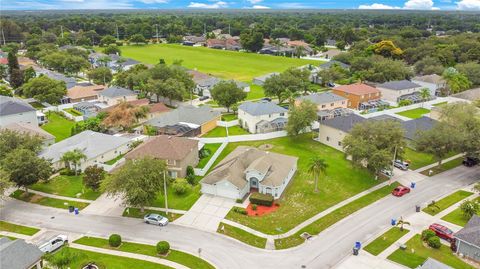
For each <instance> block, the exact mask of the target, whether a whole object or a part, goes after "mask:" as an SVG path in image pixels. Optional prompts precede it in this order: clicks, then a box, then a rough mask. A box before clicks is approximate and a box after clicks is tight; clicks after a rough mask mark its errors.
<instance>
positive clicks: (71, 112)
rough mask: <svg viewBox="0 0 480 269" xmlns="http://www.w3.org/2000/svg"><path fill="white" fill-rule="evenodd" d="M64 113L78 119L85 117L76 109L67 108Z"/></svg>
mask: <svg viewBox="0 0 480 269" xmlns="http://www.w3.org/2000/svg"><path fill="white" fill-rule="evenodd" d="M63 111H65V112H67V113H69V114H71V115H72V116H76V117H77V116H82V115H83V114H82V112H80V111H78V110H76V109H74V108H65V109H64V110H63Z"/></svg>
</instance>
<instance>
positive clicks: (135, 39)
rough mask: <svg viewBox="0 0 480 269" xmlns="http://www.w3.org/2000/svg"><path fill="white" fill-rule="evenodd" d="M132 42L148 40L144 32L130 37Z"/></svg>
mask: <svg viewBox="0 0 480 269" xmlns="http://www.w3.org/2000/svg"><path fill="white" fill-rule="evenodd" d="M130 42H133V43H136V44H138V43H147V41H146V40H145V37H144V36H143V35H142V34H134V35H132V36H131V37H130Z"/></svg>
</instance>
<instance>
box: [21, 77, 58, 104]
mask: <svg viewBox="0 0 480 269" xmlns="http://www.w3.org/2000/svg"><path fill="white" fill-rule="evenodd" d="M21 91H22V93H23V95H25V96H26V97H29V98H32V97H33V98H35V99H36V100H38V101H40V102H47V103H49V104H58V103H60V100H61V99H62V97H63V96H64V95H65V94H66V93H67V89H66V86H65V82H63V81H58V80H55V79H51V78H49V77H47V76H40V77H38V78H33V79H31V80H30V81H28V82H27V83H25V84H24V85H23V86H22V88H21Z"/></svg>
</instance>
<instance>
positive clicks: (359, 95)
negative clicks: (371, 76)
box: [332, 83, 382, 109]
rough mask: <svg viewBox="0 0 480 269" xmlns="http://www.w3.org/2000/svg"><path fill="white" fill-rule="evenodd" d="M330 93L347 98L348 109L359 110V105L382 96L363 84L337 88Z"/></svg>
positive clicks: (374, 89)
mask: <svg viewBox="0 0 480 269" xmlns="http://www.w3.org/2000/svg"><path fill="white" fill-rule="evenodd" d="M332 92H333V93H334V94H337V95H340V96H343V97H345V98H347V99H348V107H349V108H354V109H359V107H360V104H361V103H365V102H368V101H374V100H379V99H380V97H381V96H382V94H381V93H380V90H378V89H377V88H374V87H372V86H368V85H367V84H363V83H355V84H350V85H342V86H338V87H336V88H334V89H333V91H332Z"/></svg>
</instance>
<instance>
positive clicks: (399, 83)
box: [377, 80, 435, 103]
mask: <svg viewBox="0 0 480 269" xmlns="http://www.w3.org/2000/svg"><path fill="white" fill-rule="evenodd" d="M422 88H424V87H422V86H421V85H419V84H417V83H414V82H411V81H409V80H396V81H389V82H385V83H382V84H380V85H377V89H378V90H380V92H382V99H384V100H387V101H390V102H393V103H398V102H400V101H401V100H411V101H412V102H413V103H418V102H421V101H422V99H421V97H420V95H419V92H420V90H421V89H422ZM430 96H435V93H433V95H432V94H430Z"/></svg>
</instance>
